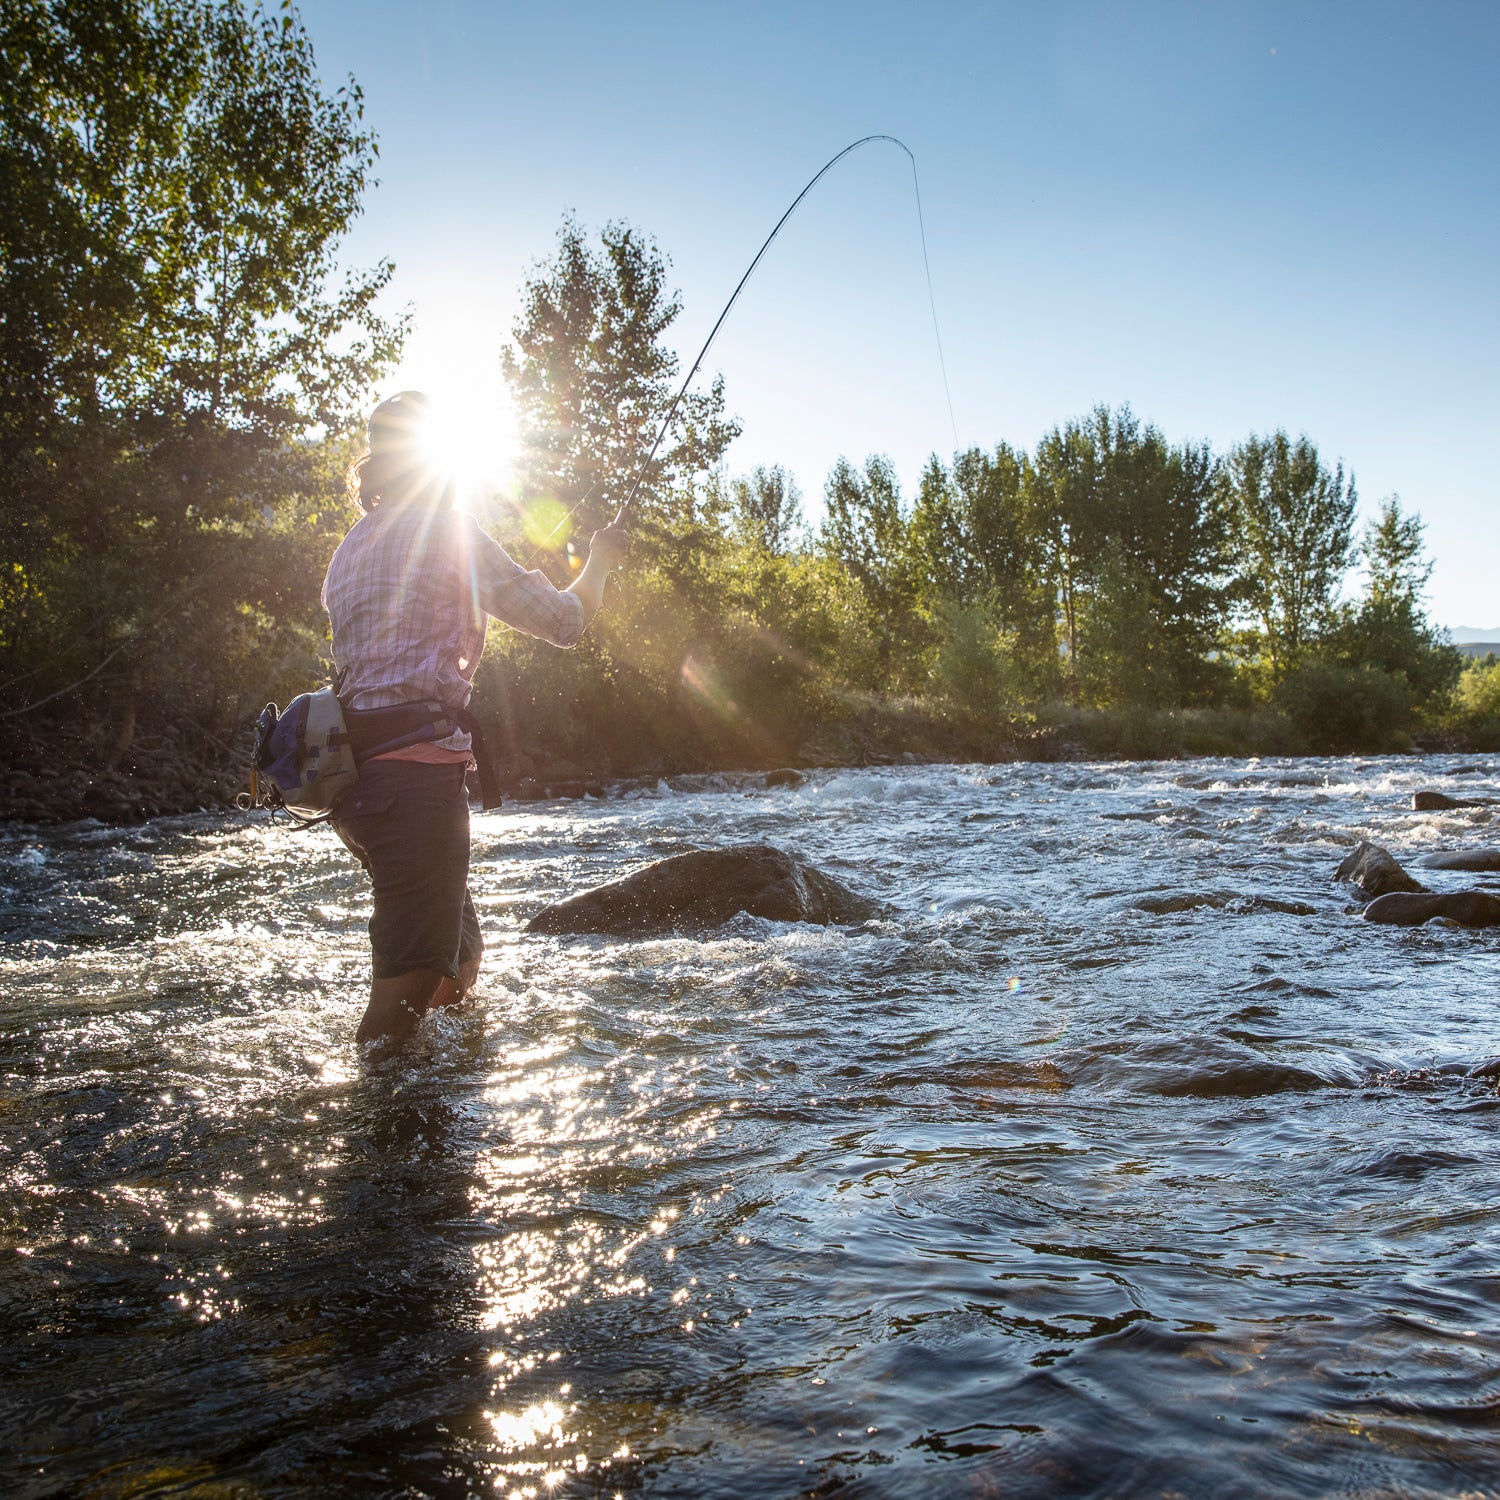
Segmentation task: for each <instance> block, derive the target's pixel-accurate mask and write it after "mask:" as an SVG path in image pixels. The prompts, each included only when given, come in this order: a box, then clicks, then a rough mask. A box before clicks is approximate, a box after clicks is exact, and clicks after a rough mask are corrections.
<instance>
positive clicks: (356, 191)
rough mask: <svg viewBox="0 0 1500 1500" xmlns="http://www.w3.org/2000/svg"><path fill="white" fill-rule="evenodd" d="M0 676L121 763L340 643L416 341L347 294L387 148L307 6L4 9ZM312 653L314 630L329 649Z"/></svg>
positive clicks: (154, 0)
mask: <svg viewBox="0 0 1500 1500" xmlns="http://www.w3.org/2000/svg"><path fill="white" fill-rule="evenodd" d="M0 45H3V76H4V82H3V85H0V88H3V93H0V193H3V198H0V209H3V211H0V363H3V365H4V367H5V369H6V379H7V393H6V400H5V401H4V402H3V403H0V454H3V461H0V522H3V525H0V535H3V537H4V543H3V547H4V552H3V554H0V572H3V573H6V574H8V575H9V576H10V577H12V578H20V579H24V581H25V584H24V587H23V588H20V589H12V590H10V591H8V592H7V593H6V594H5V595H4V596H3V597H0V608H3V610H4V614H3V618H0V680H3V681H4V682H5V684H6V688H7V696H8V698H10V699H11V701H12V702H13V703H14V704H15V705H16V706H15V707H13V708H11V709H8V710H7V712H6V718H5V722H6V724H7V725H8V727H9V728H10V729H12V730H14V729H16V728H18V727H20V726H19V725H17V724H16V723H15V721H16V720H18V719H22V718H26V717H28V716H30V715H31V714H33V713H39V712H41V711H43V710H47V709H52V710H54V711H57V712H64V711H65V712H67V713H68V714H69V715H70V717H72V718H73V719H75V720H76V719H77V718H79V717H80V716H81V717H82V718H83V720H84V721H85V722H86V723H89V724H94V725H96V726H97V736H98V737H99V738H100V741H101V743H102V744H103V746H104V747H105V754H106V756H109V755H116V754H123V753H124V752H125V751H126V750H127V749H128V746H129V744H130V740H131V738H132V735H133V732H134V725H135V722H136V719H137V714H138V712H139V713H145V712H150V713H152V714H153V715H155V716H156V717H157V718H158V719H159V720H161V721H163V722H166V723H177V722H181V721H183V720H187V721H189V722H195V723H199V724H200V725H202V726H205V732H212V731H211V730H210V729H208V728H207V727H206V726H216V727H217V728H218V729H221V730H224V729H226V718H227V719H229V720H232V718H233V716H234V714H235V713H236V712H239V711H241V710H242V709H243V708H244V706H245V704H244V699H245V698H246V697H248V696H250V695H253V694H255V693H256V692H257V689H258V687H259V686H260V684H261V683H263V682H264V681H265V679H266V678H267V676H268V675H272V676H274V674H275V672H276V670H277V665H278V663H279V662H280V661H281V660H282V659H283V657H284V656H285V655H286V654H287V653H289V652H290V653H293V654H300V657H301V658H303V659H305V658H306V657H307V656H308V655H309V653H310V652H311V651H313V650H314V649H315V642H316V641H317V639H318V635H319V632H318V629H317V611H316V602H315V601H316V597H317V585H318V581H319V579H320V578H321V573H322V567H323V564H324V563H325V562H326V559H327V553H328V550H329V549H330V547H331V545H332V543H333V541H334V540H335V538H336V535H337V532H338V531H339V530H341V529H342V526H343V524H344V522H345V519H346V517H345V514H344V511H343V506H342V500H341V496H340V483H339V473H338V467H339V462H338V461H339V459H340V458H341V457H342V456H343V453H342V450H341V449H340V448H339V446H338V445H337V444H336V443H332V444H330V442H329V441H328V440H326V439H325V438H323V437H322V436H321V434H324V433H328V432H334V433H336V432H338V431H340V430H342V429H344V428H345V427H346V426H348V425H349V423H350V422H351V420H352V418H353V416H354V414H355V412H356V411H357V410H358V408H359V406H360V405H362V404H363V400H364V393H365V391H366V390H367V388H368V386H369V384H370V382H371V381H372V379H373V378H374V376H375V375H376V373H377V372H378V371H379V370H380V369H381V368H382V367H383V366H384V365H385V364H387V363H389V361H390V360H391V359H392V358H393V356H394V355H395V353H396V350H397V349H398V347H399V342H400V337H401V332H402V330H401V327H400V325H393V324H391V323H388V322H386V321H384V320H382V319H381V318H379V317H378V316H376V314H375V313H374V311H373V302H374V298H375V296H376V294H377V293H378V292H379V290H380V289H381V287H382V286H384V284H385V283H386V281H387V279H388V277H389V274H390V267H389V266H388V265H381V266H378V267H376V268H375V269H374V270H372V271H369V272H365V273H356V274H350V275H342V274H341V273H340V272H339V271H338V268H337V266H336V264H335V259H334V253H335V249H336V246H337V243H338V240H339V238H340V237H341V235H342V234H343V232H344V231H345V230H346V229H347V227H348V225H349V224H350V222H351V221H352V220H353V218H354V217H355V215H356V214H357V213H358V211H359V204H360V200H361V197H362V194H363V192H364V190H365V188H366V186H367V185H368V183H369V181H370V173H371V171H372V169H373V164H374V160H375V142H374V139H373V137H372V136H371V135H370V134H369V133H368V131H366V130H365V129H364V127H363V125H362V122H361V112H362V106H361V100H360V95H359V91H358V89H357V88H356V87H355V86H354V85H353V84H352V83H351V84H350V85H348V86H346V87H345V88H342V89H339V90H337V91H336V92H334V93H332V94H327V93H325V92H324V91H323V88H322V86H321V84H320V83H319V80H318V78H317V73H316V69H315V66H314V61H313V56H312V50H311V46H310V43H309V41H308V38H307V35H306V32H305V31H304V29H303V28H302V26H301V24H300V22H299V21H298V19H297V17H296V15H295V12H293V11H292V10H290V9H289V8H283V9H282V10H280V11H278V12H276V13H274V14H268V13H267V12H265V11H264V10H261V9H259V8H256V9H253V10H249V11H247V10H245V9H244V8H242V7H241V6H240V5H239V4H237V3H234V0H69V3H67V4H62V3H60V0H51V3H49V0H4V28H3V44H0ZM310 631H311V632H313V633H312V634H309V632H310Z"/></svg>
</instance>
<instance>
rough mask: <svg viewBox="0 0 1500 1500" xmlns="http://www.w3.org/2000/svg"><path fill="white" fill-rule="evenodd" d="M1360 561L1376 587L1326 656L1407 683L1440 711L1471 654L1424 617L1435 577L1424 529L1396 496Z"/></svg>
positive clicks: (1332, 636) (1330, 635) (1335, 635)
mask: <svg viewBox="0 0 1500 1500" xmlns="http://www.w3.org/2000/svg"><path fill="white" fill-rule="evenodd" d="M1359 551H1360V558H1361V560H1362V561H1363V563H1364V566H1365V568H1366V571H1367V573H1368V577H1369V582H1368V587H1367V589H1366V592H1365V596H1364V598H1363V599H1362V600H1361V601H1360V602H1359V604H1358V605H1355V606H1350V607H1346V608H1345V609H1344V610H1342V611H1341V612H1340V613H1339V614H1338V615H1337V616H1336V620H1335V623H1334V624H1332V625H1331V627H1330V628H1329V629H1328V631H1327V633H1326V636H1325V639H1324V641H1323V643H1322V646H1321V652H1322V654H1323V655H1325V656H1327V657H1329V658H1330V659H1332V660H1334V661H1337V662H1341V663H1343V664H1344V665H1345V666H1351V667H1358V666H1369V667H1374V668H1376V669H1377V670H1379V671H1381V672H1384V673H1386V674H1387V675H1388V676H1392V677H1398V678H1400V679H1402V680H1403V681H1404V682H1405V683H1406V684H1407V686H1408V687H1409V688H1410V689H1411V693H1412V697H1413V701H1414V702H1415V704H1416V705H1417V706H1418V707H1419V708H1421V709H1424V710H1435V709H1437V708H1440V707H1441V706H1442V705H1443V704H1444V703H1446V701H1447V700H1448V697H1449V695H1450V693H1451V692H1452V690H1453V687H1454V684H1455V683H1456V682H1457V681H1458V678H1459V673H1460V672H1461V671H1462V670H1463V662H1464V658H1463V654H1462V653H1461V652H1460V651H1459V650H1458V649H1457V648H1456V647H1455V646H1453V645H1452V644H1450V643H1449V642H1448V641H1447V640H1445V639H1443V638H1441V637H1440V636H1439V634H1438V632H1437V631H1435V630H1434V629H1433V628H1432V626H1431V625H1430V624H1429V623H1428V621H1427V617H1426V615H1425V614H1424V613H1423V610H1422V592H1423V590H1424V588H1425V587H1426V583H1427V580H1428V578H1429V577H1430V576H1431V573H1432V564H1431V563H1430V562H1429V561H1427V559H1426V557H1425V553H1424V548H1423V542H1422V522H1421V518H1420V517H1418V516H1408V515H1406V514H1404V513H1403V511H1402V509H1401V502H1400V499H1399V498H1398V497H1397V496H1395V495H1391V496H1389V497H1387V498H1386V499H1385V500H1383V501H1382V502H1381V506H1380V512H1379V514H1378V515H1377V516H1376V517H1375V519H1373V520H1372V521H1370V522H1369V523H1368V525H1367V526H1366V528H1365V532H1364V536H1363V538H1362V539H1361V542H1360V549H1359Z"/></svg>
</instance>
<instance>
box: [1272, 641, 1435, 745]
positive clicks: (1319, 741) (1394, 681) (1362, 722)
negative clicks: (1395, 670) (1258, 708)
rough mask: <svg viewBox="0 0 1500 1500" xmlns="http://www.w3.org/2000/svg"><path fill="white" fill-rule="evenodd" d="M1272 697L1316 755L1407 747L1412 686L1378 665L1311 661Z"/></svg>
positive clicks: (1285, 679) (1287, 678) (1285, 680)
mask: <svg viewBox="0 0 1500 1500" xmlns="http://www.w3.org/2000/svg"><path fill="white" fill-rule="evenodd" d="M1273 701H1274V702H1275V704H1276V706H1277V707H1278V708H1279V709H1280V710H1281V711H1282V712H1283V713H1284V714H1285V715H1286V717H1287V718H1288V720H1290V722H1291V724H1292V726H1293V728H1294V729H1295V730H1296V731H1297V734H1298V736H1299V737H1300V740H1301V747H1302V748H1304V749H1306V750H1308V751H1311V752H1312V753H1313V754H1316V755H1340V754H1345V753H1347V752H1349V751H1353V750H1392V749H1401V748H1405V740H1404V731H1405V729H1406V727H1407V725H1408V724H1409V723H1410V721H1411V713H1412V706H1413V705H1412V692H1411V688H1410V687H1409V685H1408V684H1407V683H1406V681H1405V680H1404V679H1403V678H1401V677H1397V676H1393V675H1392V674H1390V673H1389V672H1382V671H1380V670H1379V669H1378V668H1376V667H1368V666H1361V667H1344V666H1339V665H1337V664H1336V663H1333V662H1327V661H1308V662H1306V663H1304V665H1302V666H1300V667H1297V668H1294V669H1293V670H1292V671H1290V672H1288V673H1287V674H1286V676H1284V677H1283V678H1282V679H1281V681H1280V682H1279V683H1278V684H1277V686H1276V691H1275V694H1274V695H1273Z"/></svg>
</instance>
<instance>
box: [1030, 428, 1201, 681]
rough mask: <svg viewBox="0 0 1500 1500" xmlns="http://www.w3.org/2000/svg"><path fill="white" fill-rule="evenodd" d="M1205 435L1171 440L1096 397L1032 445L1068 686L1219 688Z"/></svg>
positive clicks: (1036, 502)
mask: <svg viewBox="0 0 1500 1500" xmlns="http://www.w3.org/2000/svg"><path fill="white" fill-rule="evenodd" d="M1216 473H1217V471H1216V465H1215V462H1214V459H1213V455H1212V454H1211V453H1210V451H1209V448H1208V445H1207V444H1206V443H1205V444H1193V443H1185V444H1182V445H1179V446H1177V447H1173V446H1171V445H1169V444H1168V443H1167V441H1166V439H1165V438H1164V437H1163V436H1162V434H1161V432H1160V431H1159V430H1158V429H1157V428H1155V427H1153V426H1150V425H1146V426H1144V427H1143V426H1142V425H1141V423H1140V421H1139V419H1138V418H1137V417H1136V416H1135V414H1134V413H1133V412H1132V411H1131V409H1130V408H1129V407H1128V406H1124V407H1121V408H1120V409H1119V410H1118V411H1115V410H1111V409H1110V408H1109V407H1107V406H1098V407H1095V409H1094V410H1093V411H1092V412H1091V413H1090V414H1089V415H1088V416H1087V417H1086V418H1084V419H1082V420H1075V421H1070V422H1068V423H1066V424H1064V426H1062V427H1060V428H1054V429H1053V430H1052V431H1051V432H1050V433H1048V434H1047V435H1046V436H1044V437H1043V438H1042V440H1041V442H1040V443H1039V444H1038V446H1037V454H1036V459H1035V462H1034V463H1033V465H1032V468H1031V472H1030V476H1029V482H1030V489H1031V492H1032V497H1033V498H1032V505H1033V509H1034V512H1035V515H1036V522H1035V524H1036V526H1037V529H1038V531H1039V533H1040V535H1041V536H1043V537H1045V539H1046V546H1045V563H1044V567H1045V572H1046V575H1047V578H1048V580H1049V585H1050V588H1051V590H1052V591H1053V594H1054V597H1055V599H1056V609H1057V615H1058V617H1059V619H1060V620H1061V621H1062V625H1063V633H1064V641H1065V643H1066V646H1067V664H1068V672H1069V676H1070V679H1071V682H1072V686H1073V688H1074V691H1075V692H1077V693H1080V694H1081V695H1083V696H1086V697H1088V698H1089V699H1091V700H1092V701H1094V702H1097V703H1101V704H1104V703H1111V702H1124V703H1153V704H1165V703H1175V702H1179V701H1191V700H1193V699H1201V698H1204V697H1208V696H1211V695H1212V691H1213V688H1214V686H1215V673H1214V671H1213V669H1212V666H1211V653H1212V652H1213V650H1214V648H1215V647H1216V646H1217V644H1218V641H1219V637H1220V635H1221V633H1222V629H1223V624H1224V620H1225V616H1226V614H1227V611H1228V608H1229V599H1230V594H1229V588H1228V578H1227V573H1228V568H1229V563H1228V549H1227V540H1228V538H1227V534H1226V526H1225V523H1224V514H1223V507H1222V505H1221V503H1220V500H1219V496H1218V488H1217V482H1216Z"/></svg>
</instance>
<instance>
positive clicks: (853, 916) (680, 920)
mask: <svg viewBox="0 0 1500 1500" xmlns="http://www.w3.org/2000/svg"><path fill="white" fill-rule="evenodd" d="M742 911H743V912H749V913H750V915H751V916H754V917H767V918H769V919H770V920H771V921H773V922H823V923H828V922H863V921H864V920H865V919H866V918H868V917H873V916H876V915H877V914H878V913H879V911H880V908H879V906H878V905H877V904H876V903H875V902H873V901H867V900H866V899H865V898H864V897H863V896H861V895H859V894H857V893H856V892H854V891H851V890H850V889H849V887H848V886H846V885H844V884H843V882H842V881H838V880H835V879H834V878H833V877H832V876H831V875H825V874H823V872H822V871H821V870H815V869H814V868H813V867H812V866H811V865H809V864H804V863H803V861H801V860H800V859H797V858H796V857H795V856H793V855H790V854H786V853H784V852H783V851H782V850H780V849H773V848H772V847H771V845H769V844H741V845H737V846H735V847H733V848H729V849H694V850H692V851H691V852H690V853H687V854H674V855H673V856H672V857H671V858H670V859H662V860H658V861H657V862H656V863H655V864H653V865H647V866H646V868H645V869H644V870H637V871H636V872H635V873H634V874H633V875H627V876H626V877H625V878H624V879H623V880H612V881H610V882H609V884H608V885H601V886H596V887H595V888H594V889H593V890H591V891H584V892H583V893H582V895H578V896H570V897H568V899H567V900H566V901H558V902H555V903H554V904H553V905H551V906H546V907H543V908H542V910H541V911H539V912H538V913H537V914H536V915H535V916H534V917H533V918H532V919H531V921H530V922H528V923H527V925H526V930H527V931H528V932H552V933H572V932H602V933H608V934H610V935H611V936H615V937H648V936H652V935H655V934H658V933H665V932H702V931H704V930H705V929H707V928H710V927H718V926H721V925H722V924H723V923H725V922H727V921H728V920H729V919H730V918H731V917H733V916H734V915H735V914H736V913H738V912H742Z"/></svg>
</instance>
